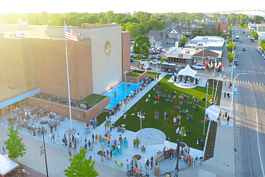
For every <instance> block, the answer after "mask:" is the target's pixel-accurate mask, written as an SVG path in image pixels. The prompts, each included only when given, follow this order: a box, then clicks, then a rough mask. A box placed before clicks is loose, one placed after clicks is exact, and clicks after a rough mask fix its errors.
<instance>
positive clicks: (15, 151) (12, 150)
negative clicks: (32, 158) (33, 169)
mask: <svg viewBox="0 0 265 177" xmlns="http://www.w3.org/2000/svg"><path fill="white" fill-rule="evenodd" d="M14 123H15V122H12V123H11V124H9V125H10V127H9V128H8V130H9V134H7V136H9V139H7V140H6V141H4V144H5V145H6V149H7V150H8V157H9V158H14V159H16V160H17V158H18V157H23V155H24V154H26V152H25V151H26V148H25V145H24V143H22V139H23V138H19V136H18V134H19V132H18V129H14Z"/></svg>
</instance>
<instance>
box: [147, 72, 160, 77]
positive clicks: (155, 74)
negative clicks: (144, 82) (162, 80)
mask: <svg viewBox="0 0 265 177" xmlns="http://www.w3.org/2000/svg"><path fill="white" fill-rule="evenodd" d="M160 74H161V73H154V72H147V77H150V76H151V77H155V76H159V75H160Z"/></svg>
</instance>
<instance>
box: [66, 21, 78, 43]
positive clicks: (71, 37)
mask: <svg viewBox="0 0 265 177" xmlns="http://www.w3.org/2000/svg"><path fill="white" fill-rule="evenodd" d="M65 38H66V39H67V40H70V41H75V42H79V41H78V39H77V37H76V35H75V33H74V32H73V31H72V30H71V29H70V28H69V26H67V25H65Z"/></svg>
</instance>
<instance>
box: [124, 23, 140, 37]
mask: <svg viewBox="0 0 265 177" xmlns="http://www.w3.org/2000/svg"><path fill="white" fill-rule="evenodd" d="M125 26H126V30H128V31H130V33H131V38H135V37H137V36H139V35H140V33H141V32H140V24H139V23H131V22H128V23H126V24H125Z"/></svg>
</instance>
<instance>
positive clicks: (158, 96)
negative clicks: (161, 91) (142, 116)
mask: <svg viewBox="0 0 265 177" xmlns="http://www.w3.org/2000/svg"><path fill="white" fill-rule="evenodd" d="M159 98H160V96H159V95H157V103H159Z"/></svg>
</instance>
